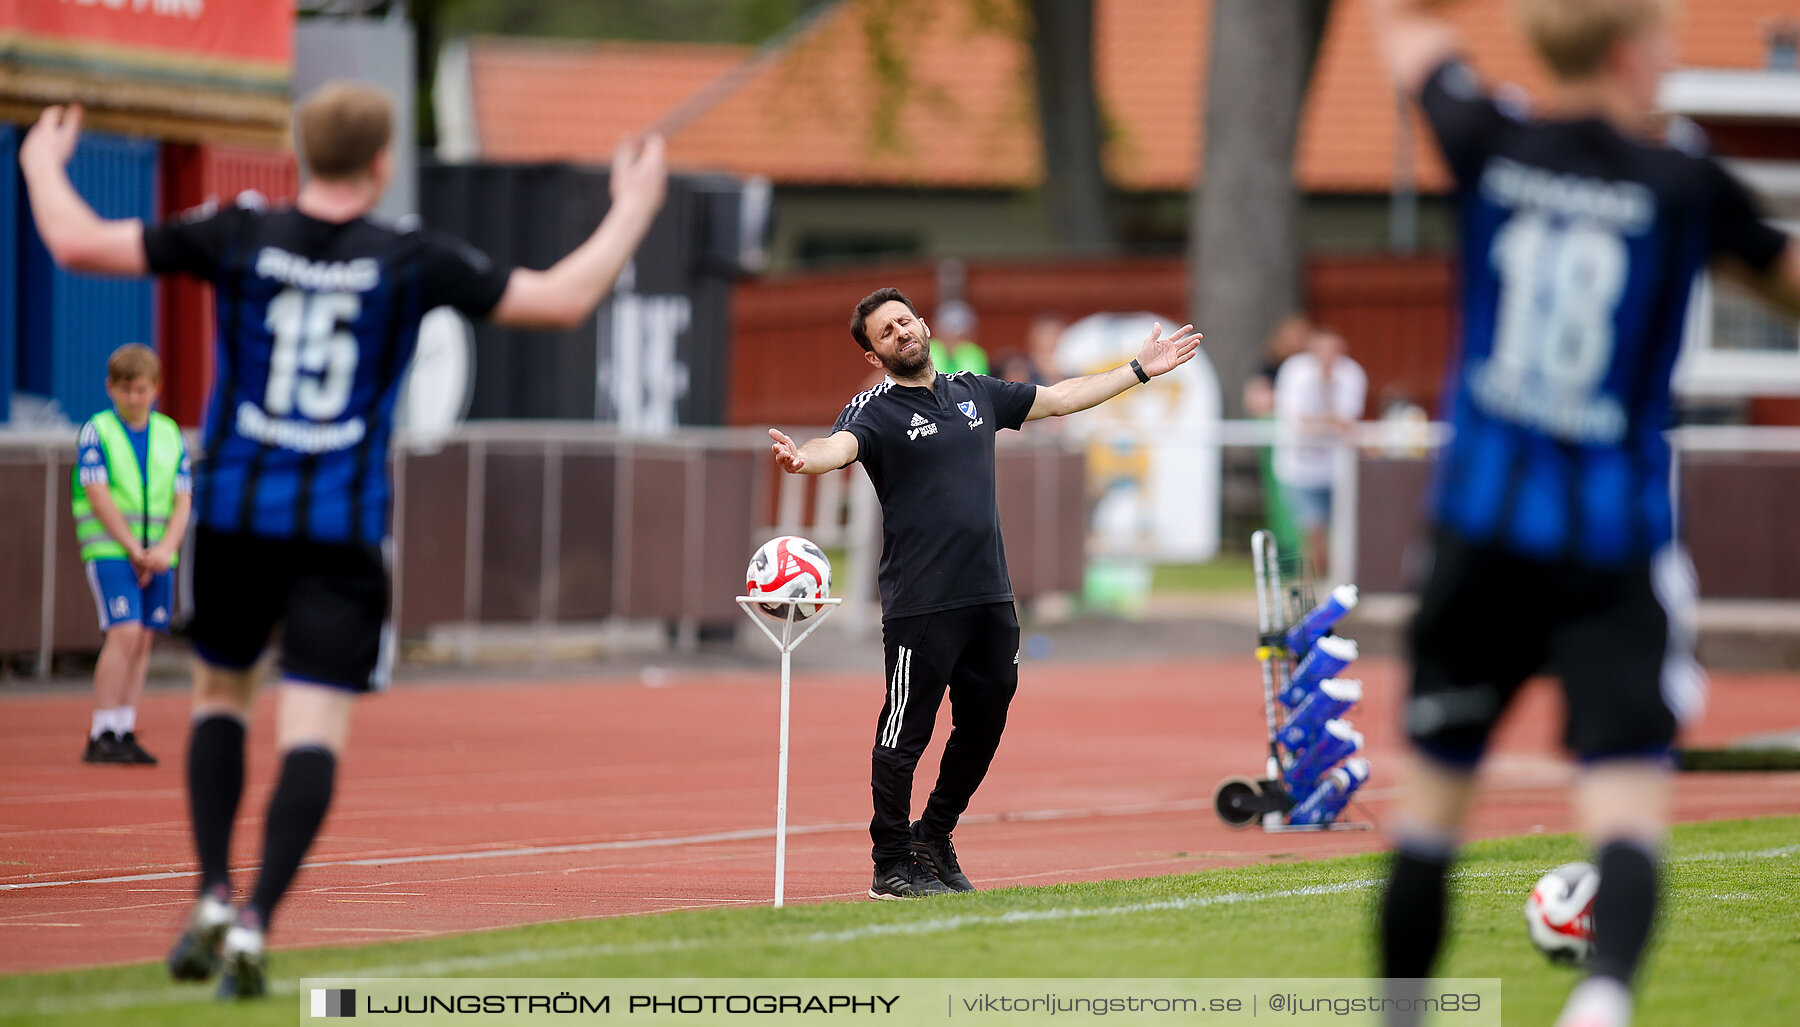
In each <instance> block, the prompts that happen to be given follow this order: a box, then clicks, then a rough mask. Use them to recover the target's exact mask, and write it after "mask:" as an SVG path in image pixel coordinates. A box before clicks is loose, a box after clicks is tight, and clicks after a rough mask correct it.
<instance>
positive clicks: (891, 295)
mask: <svg viewBox="0 0 1800 1027" xmlns="http://www.w3.org/2000/svg"><path fill="white" fill-rule="evenodd" d="M893 300H899V301H900V302H902V303H904V304H906V309H908V310H910V311H912V313H913V316H914V317H918V316H919V308H918V307H915V306H913V301H912V300H909V299H907V298H906V294H905V293H903V292H901V291H900V290H899V289H895V288H893V287H891V286H890V287H888V288H886V289H876V290H875V291H874V292H872V293H870V294H868V295H867V296H864V297H863V298H862V301H861V302H859V303H858V304H857V305H856V312H855V313H854V314H851V315H850V337H851V338H853V339H855V340H856V344H857V345H858V346H861V347H862V348H863V352H865V353H867V352H871V351H872V349H871V347H870V345H869V333H868V332H867V331H865V330H864V329H863V322H864V321H867V320H868V319H869V315H870V314H873V313H875V310H876V308H877V307H880V306H881V305H882V304H883V303H888V302H891V301H893Z"/></svg>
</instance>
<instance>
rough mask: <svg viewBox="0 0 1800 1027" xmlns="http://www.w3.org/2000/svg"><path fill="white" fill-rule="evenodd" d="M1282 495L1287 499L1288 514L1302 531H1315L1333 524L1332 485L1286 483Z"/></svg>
mask: <svg viewBox="0 0 1800 1027" xmlns="http://www.w3.org/2000/svg"><path fill="white" fill-rule="evenodd" d="M1281 497H1282V499H1284V500H1286V501H1287V508H1288V516H1290V517H1292V518H1293V519H1294V524H1295V525H1296V526H1297V527H1298V528H1299V529H1300V530H1301V531H1314V530H1316V529H1319V528H1324V527H1327V526H1329V525H1330V524H1331V486H1329V485H1325V486H1322V487H1319V488H1312V487H1310V486H1306V485H1288V484H1285V483H1284V484H1283V485H1282V486H1281Z"/></svg>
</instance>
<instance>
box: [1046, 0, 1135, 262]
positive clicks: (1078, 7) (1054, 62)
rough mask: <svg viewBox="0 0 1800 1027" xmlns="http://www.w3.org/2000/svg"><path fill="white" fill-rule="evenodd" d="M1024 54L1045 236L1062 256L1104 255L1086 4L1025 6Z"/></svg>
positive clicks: (1108, 234) (1105, 224)
mask: <svg viewBox="0 0 1800 1027" xmlns="http://www.w3.org/2000/svg"><path fill="white" fill-rule="evenodd" d="M1031 54H1032V58H1033V60H1032V64H1033V67H1034V76H1033V77H1034V84H1035V86H1036V90H1037V109H1038V122H1039V125H1040V128H1041V133H1042V136H1043V141H1044V199H1045V203H1046V205H1047V206H1048V207H1049V213H1050V225H1051V229H1052V231H1053V232H1054V233H1055V235H1056V240H1057V242H1058V243H1059V244H1061V245H1062V247H1063V248H1064V249H1067V250H1070V251H1073V252H1077V253H1098V252H1106V251H1109V250H1111V249H1112V248H1113V247H1114V245H1115V239H1114V235H1113V225H1112V218H1111V213H1110V211H1109V210H1108V202H1107V189H1106V176H1105V175H1104V173H1102V171H1101V170H1100V147H1101V142H1102V140H1101V137H1100V106H1099V101H1098V99H1097V97H1096V95H1095V90H1094V3H1093V0H1031Z"/></svg>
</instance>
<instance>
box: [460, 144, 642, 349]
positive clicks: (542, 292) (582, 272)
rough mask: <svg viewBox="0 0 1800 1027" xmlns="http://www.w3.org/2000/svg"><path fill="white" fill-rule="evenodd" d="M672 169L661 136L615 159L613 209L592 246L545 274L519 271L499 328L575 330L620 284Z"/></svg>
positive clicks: (497, 311) (504, 297) (499, 311)
mask: <svg viewBox="0 0 1800 1027" xmlns="http://www.w3.org/2000/svg"><path fill="white" fill-rule="evenodd" d="M668 183H669V167H668V162H667V160H666V159H665V157H664V155H663V140H662V137H661V136H658V135H652V136H650V137H649V138H647V139H644V140H643V141H642V142H641V143H639V142H637V141H635V140H627V141H626V142H624V143H621V144H620V145H619V148H618V150H616V151H614V153H613V162H612V181H611V190H612V207H611V209H609V210H607V212H606V217H605V218H604V219H602V220H601V222H600V227H598V228H596V229H594V234H593V235H590V236H588V238H587V241H586V242H584V243H582V244H581V245H580V246H577V247H575V249H574V250H573V251H572V252H570V254H569V255H568V256H566V257H564V258H563V259H561V260H559V261H557V262H556V263H555V264H554V265H552V266H551V267H550V268H549V269H548V270H546V271H533V270H531V269H529V268H517V269H515V270H514V271H513V273H512V276H511V277H510V278H508V279H507V282H506V292H504V293H502V294H501V296H500V303H499V304H498V305H497V306H495V307H494V312H493V314H492V315H491V319H492V320H493V321H494V322H495V323H497V324H505V325H517V326H519V327H521V328H573V327H575V326H576V325H579V324H580V323H581V322H582V321H583V320H584V319H586V317H587V316H588V315H589V314H591V313H593V311H594V307H595V306H597V305H598V304H599V303H600V301H601V300H602V299H604V298H605V297H606V294H607V293H608V292H610V291H611V290H612V287H613V282H615V281H617V280H618V277H619V272H620V271H623V270H624V269H625V262H626V261H628V260H630V259H631V255H632V253H634V252H635V251H636V250H637V248H638V243H640V242H643V241H644V233H646V232H648V231H649V230H650V222H651V221H653V220H655V218H656V212H657V211H658V210H661V209H662V204H663V194H664V193H665V192H666V191H667V189H668Z"/></svg>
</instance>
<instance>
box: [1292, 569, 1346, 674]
mask: <svg viewBox="0 0 1800 1027" xmlns="http://www.w3.org/2000/svg"><path fill="white" fill-rule="evenodd" d="M1354 609H1356V586H1355V585H1339V586H1338V587H1336V588H1334V589H1332V590H1331V594H1329V595H1327V596H1326V597H1325V601H1324V602H1322V603H1320V604H1319V605H1317V606H1315V607H1313V608H1312V612H1311V613H1309V614H1307V615H1306V616H1304V617H1302V618H1300V623H1298V624H1296V625H1294V626H1293V627H1291V628H1289V629H1288V633H1287V647H1288V651H1289V652H1291V653H1293V654H1294V655H1295V656H1301V655H1304V654H1305V653H1306V651H1307V650H1308V649H1311V648H1312V646H1313V643H1314V642H1317V641H1318V640H1319V639H1321V638H1324V637H1325V635H1326V633H1327V632H1329V631H1330V630H1331V626H1332V625H1333V624H1336V623H1337V622H1338V621H1340V620H1343V619H1344V614H1346V613H1349V612H1350V611H1351V610H1354Z"/></svg>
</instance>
